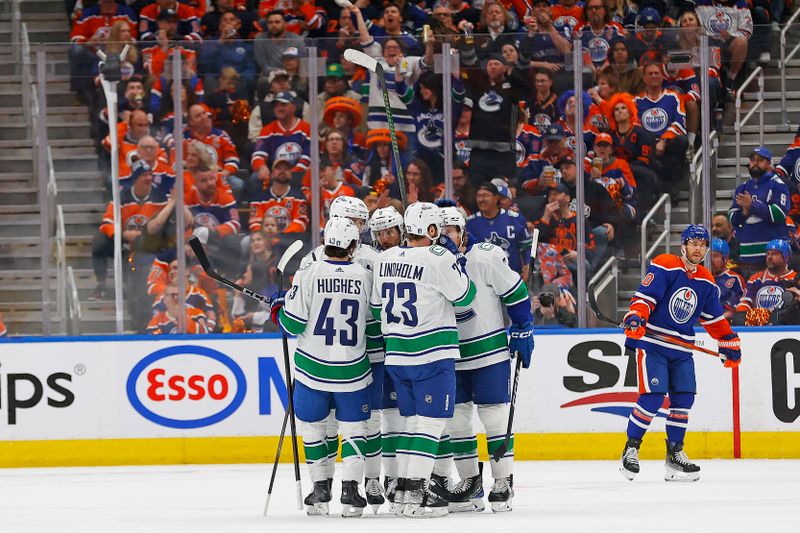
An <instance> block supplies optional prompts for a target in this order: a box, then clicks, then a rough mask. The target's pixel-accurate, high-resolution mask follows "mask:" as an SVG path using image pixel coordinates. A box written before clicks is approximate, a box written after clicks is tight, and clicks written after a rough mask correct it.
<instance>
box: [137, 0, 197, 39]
mask: <svg viewBox="0 0 800 533" xmlns="http://www.w3.org/2000/svg"><path fill="white" fill-rule="evenodd" d="M139 18H140V19H141V20H140V21H139V27H140V28H141V35H140V36H139V40H140V41H143V42H147V41H150V42H151V43H155V42H156V41H160V40H161V39H162V38H163V32H164V29H163V28H162V27H161V24H159V23H158V21H161V20H167V19H169V20H175V21H177V37H178V39H180V40H181V41H200V42H202V40H203V36H202V35H201V34H200V18H199V17H198V16H197V12H196V11H195V10H194V9H193V8H192V7H190V6H189V5H187V4H183V3H179V2H178V1H177V0H156V1H155V2H153V3H152V4H149V5H146V6H144V7H143V8H142V9H141V11H140V12H139Z"/></svg>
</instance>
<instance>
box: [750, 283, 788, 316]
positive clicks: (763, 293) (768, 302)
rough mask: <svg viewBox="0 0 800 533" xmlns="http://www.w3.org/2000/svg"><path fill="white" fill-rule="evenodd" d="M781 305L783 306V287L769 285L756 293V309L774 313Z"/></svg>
mask: <svg viewBox="0 0 800 533" xmlns="http://www.w3.org/2000/svg"><path fill="white" fill-rule="evenodd" d="M781 305H783V287H779V286H777V285H769V286H767V287H761V288H760V289H759V290H758V292H757V293H756V307H760V308H763V309H768V310H770V311H772V310H773V309H778V308H779V307H781Z"/></svg>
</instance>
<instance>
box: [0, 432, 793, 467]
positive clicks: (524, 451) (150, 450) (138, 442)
mask: <svg viewBox="0 0 800 533" xmlns="http://www.w3.org/2000/svg"><path fill="white" fill-rule="evenodd" d="M624 444H625V434H624V433H622V432H621V433H525V434H518V435H516V437H515V446H514V448H515V450H514V452H515V457H516V458H517V459H518V460H597V459H612V460H613V459H618V458H619V456H620V454H621V453H622V448H623V445H624ZM277 445H278V437H274V436H270V437H194V438H152V439H95V440H51V441H45V440H37V441H0V467H3V468H20V467H52V466H116V465H158V464H214V463H228V464H230V463H234V464H235V463H271V462H272V461H273V460H274V459H275V450H276V449H277ZM478 448H479V451H480V455H481V458H482V460H487V455H486V439H485V438H484V437H483V436H482V435H481V436H479V438H478ZM300 450H301V452H300V453H301V461H304V458H303V457H302V447H301V448H300ZM686 451H687V453H688V454H689V456H690V457H691V458H692V459H709V458H723V459H728V458H732V457H733V437H732V434H731V433H729V432H695V433H692V432H689V433H687V435H686ZM664 454H665V447H664V433H663V432H653V433H648V435H647V437H646V438H645V439H644V443H643V444H642V449H641V454H640V456H641V458H642V459H663V458H664ZM742 457H744V458H765V459H767V458H768V459H797V458H800V436H798V434H797V433H796V432H788V431H787V432H749V433H742ZM291 460H292V452H291V446H290V445H289V442H284V446H283V450H282V453H281V462H291Z"/></svg>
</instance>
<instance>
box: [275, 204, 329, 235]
mask: <svg viewBox="0 0 800 533" xmlns="http://www.w3.org/2000/svg"><path fill="white" fill-rule="evenodd" d="M291 208H292V206H291V204H289V205H288V206H282V205H273V206H270V207H269V208H267V210H266V211H265V212H264V217H272V218H274V219H275V224H276V225H277V226H278V232H282V231H283V230H285V229H286V227H287V226H288V225H289V222H291V221H292V212H291V211H290V209H291ZM325 216H326V217H327V213H326V214H325Z"/></svg>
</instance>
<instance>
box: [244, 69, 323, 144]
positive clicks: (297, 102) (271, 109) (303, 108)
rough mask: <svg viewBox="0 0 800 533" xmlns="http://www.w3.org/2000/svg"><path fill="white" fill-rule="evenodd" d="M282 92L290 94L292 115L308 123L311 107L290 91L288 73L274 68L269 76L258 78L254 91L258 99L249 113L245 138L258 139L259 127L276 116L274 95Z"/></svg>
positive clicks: (255, 140) (253, 140) (254, 140)
mask: <svg viewBox="0 0 800 533" xmlns="http://www.w3.org/2000/svg"><path fill="white" fill-rule="evenodd" d="M283 92H285V93H288V94H289V95H290V96H291V100H292V102H293V103H294V106H295V107H294V115H295V116H296V117H297V118H302V119H303V120H305V121H306V122H309V123H310V121H311V107H310V106H309V105H308V104H307V103H306V102H305V100H303V99H302V98H300V96H298V95H297V93H295V92H292V90H291V79H290V77H289V73H288V72H286V71H285V70H283V69H282V68H281V69H275V70H273V71H272V72H270V73H269V76H266V77H262V78H260V79H259V80H258V89H257V91H256V95H257V98H258V101H257V102H256V105H254V106H253V110H252V112H251V113H250V120H249V122H248V127H247V138H248V139H249V140H250V141H252V142H253V143H255V142H257V141H258V135H259V133H261V128H263V127H264V126H266V125H268V124H269V123H270V122H272V121H274V120H275V119H276V118H277V115H276V114H275V96H277V95H278V93H283Z"/></svg>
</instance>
